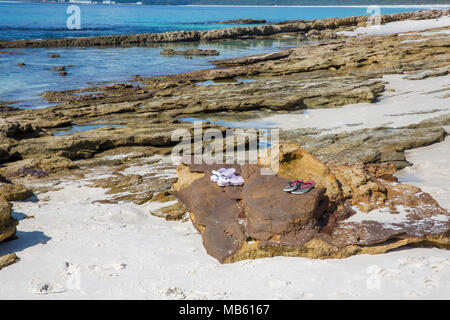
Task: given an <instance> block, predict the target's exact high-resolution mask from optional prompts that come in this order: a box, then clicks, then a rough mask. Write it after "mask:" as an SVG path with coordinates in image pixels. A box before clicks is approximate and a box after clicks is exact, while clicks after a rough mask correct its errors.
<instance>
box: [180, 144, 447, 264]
mask: <svg viewBox="0 0 450 320" xmlns="http://www.w3.org/2000/svg"><path fill="white" fill-rule="evenodd" d="M272 150H274V149H272ZM279 160H280V166H279V167H280V171H279V172H278V174H277V175H261V170H260V169H261V168H263V167H262V166H258V165H247V164H246V165H243V166H239V165H219V164H212V165H206V164H189V165H187V164H183V163H181V164H180V165H179V167H178V170H177V173H178V181H177V183H176V184H174V186H173V188H174V195H175V196H176V197H177V198H178V199H179V200H180V201H181V202H182V203H183V204H184V206H185V207H186V208H187V209H188V210H189V211H190V217H191V220H192V223H193V224H194V226H195V227H196V228H197V229H198V230H199V231H200V232H201V234H202V237H203V244H204V247H205V249H206V251H207V253H208V254H210V255H211V256H213V257H215V258H216V259H218V260H219V261H220V262H234V261H238V260H242V259H254V258H262V257H271V256H276V255H283V256H302V257H309V258H319V259H324V258H345V257H348V256H351V255H355V254H363V253H367V254H377V253H383V252H386V251H389V250H391V249H394V248H398V247H402V246H405V245H408V244H411V245H424V244H425V245H433V246H436V247H440V248H450V215H449V213H448V212H447V210H445V209H443V208H441V207H440V206H439V204H438V203H437V202H436V201H435V200H434V199H433V198H432V197H431V196H430V195H429V194H427V193H424V192H422V190H420V189H419V188H416V187H414V186H411V185H407V184H401V183H397V182H395V179H392V175H391V173H392V171H393V167H392V166H388V165H383V166H380V167H379V168H378V167H375V166H365V165H364V164H360V165H358V166H354V167H352V166H334V167H328V166H326V165H325V164H323V163H321V162H320V161H319V160H318V159H317V158H315V157H313V156H312V155H310V154H308V153H307V152H306V151H305V150H304V149H302V148H300V147H299V146H295V145H294V144H282V145H281V146H280V154H279ZM269 161H270V153H269V156H264V155H261V156H260V164H261V165H264V166H268V163H269ZM230 166H233V167H234V168H236V171H237V172H238V173H240V174H241V175H242V177H243V178H244V181H245V184H244V186H236V187H225V188H221V187H219V186H217V185H216V184H215V183H213V182H211V181H210V175H211V171H212V170H216V169H218V168H219V167H230ZM284 177H287V178H288V179H289V180H291V179H293V178H295V179H297V178H306V179H315V180H316V181H317V186H318V188H316V189H313V190H312V191H310V192H309V193H307V194H305V195H301V196H298V195H292V194H289V193H286V192H284V191H282V188H283V186H285V185H286V182H287V180H286V179H284ZM384 178H387V180H384ZM330 203H331V204H334V205H330ZM351 205H353V207H352V206H351ZM358 207H359V208H361V209H363V210H364V211H366V212H367V213H364V211H359V210H358ZM355 214H358V216H357V217H358V218H355V219H353V218H352V216H353V215H355ZM352 219H353V220H352ZM391 220H392V221H391Z"/></svg>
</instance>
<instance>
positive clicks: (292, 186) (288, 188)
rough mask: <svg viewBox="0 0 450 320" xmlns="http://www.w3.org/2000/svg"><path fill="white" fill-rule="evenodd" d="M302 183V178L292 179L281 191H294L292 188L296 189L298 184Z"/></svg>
mask: <svg viewBox="0 0 450 320" xmlns="http://www.w3.org/2000/svg"><path fill="white" fill-rule="evenodd" d="M302 183H303V180H302V179H297V180H294V181H292V182H289V183H288V186H287V187H286V188H284V189H283V191H286V192H291V191H294V190H296V189H297V188H298V186H299V185H300V184H302Z"/></svg>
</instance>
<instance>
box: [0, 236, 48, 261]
mask: <svg viewBox="0 0 450 320" xmlns="http://www.w3.org/2000/svg"><path fill="white" fill-rule="evenodd" d="M49 240H51V237H48V236H46V235H45V234H44V233H43V232H42V231H17V232H16V237H15V238H14V239H12V240H9V241H4V242H2V243H0V256H3V255H5V254H9V253H17V252H20V251H23V250H25V249H27V248H29V247H33V246H35V245H38V244H46V243H47V241H49Z"/></svg>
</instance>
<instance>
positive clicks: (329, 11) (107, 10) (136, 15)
mask: <svg viewBox="0 0 450 320" xmlns="http://www.w3.org/2000/svg"><path fill="white" fill-rule="evenodd" d="M68 6H69V4H28V3H12V4H11V3H0V40H13V39H49V38H61V37H88V36H98V35H113V34H135V33H147V32H165V31H176V30H205V29H216V28H225V27H230V26H233V25H224V24H217V23H216V22H217V21H221V20H231V19H239V18H254V19H266V20H268V21H269V22H278V21H282V20H290V19H305V20H309V19H319V18H327V17H346V16H355V15H362V14H366V13H367V8H363V7H358V8H352V7H340V8H339V7H316V8H314V7H188V6H145V5H82V4H78V6H79V7H80V9H81V30H68V29H67V28H66V19H67V18H68V17H69V14H67V13H66V10H67V7H68ZM412 10H418V9H417V8H381V13H382V14H387V13H397V12H403V11H412ZM298 44H299V43H298V42H297V40H294V39H292V40H289V39H286V40H276V41H268V40H247V41H227V42H217V43H209V44H207V43H202V44H196V43H177V44H169V45H166V47H167V46H170V47H174V48H180V47H183V48H192V47H199V48H205V49H217V50H219V51H220V56H219V57H217V58H220V59H223V58H232V57H239V56H245V55H251V54H259V53H266V52H272V51H277V50H280V49H282V48H285V47H287V46H293V45H298ZM0 51H11V52H22V53H24V54H22V55H7V54H0V103H1V102H2V101H18V102H17V103H15V104H13V105H14V106H19V107H23V108H36V107H43V106H47V105H48V104H47V103H45V102H44V101H42V100H41V99H40V97H39V95H40V94H41V93H42V92H44V91H47V90H65V89H73V88H79V87H86V86H90V85H95V84H100V83H105V82H106V83H114V82H123V81H127V80H129V79H131V78H132V77H133V76H134V75H137V74H139V75H141V76H152V75H161V74H170V73H180V72H190V71H194V70H197V69H201V68H209V67H211V66H212V64H211V62H210V60H212V59H214V58H216V57H195V58H193V59H187V58H184V57H181V56H175V57H167V56H162V55H160V54H159V52H160V51H161V47H160V46H155V47H131V48H54V49H52V48H44V49H41V48H27V49H22V48H17V49H7V50H3V49H1V50H0ZM50 53H58V54H60V55H61V57H60V58H57V59H52V58H50V57H49V54H50ZM18 62H25V64H26V65H25V66H23V67H20V66H17V63H18ZM60 65H65V66H67V65H72V66H71V67H68V68H67V72H68V75H67V76H66V77H61V76H59V75H58V73H57V72H54V71H50V70H49V69H50V68H51V67H55V66H60Z"/></svg>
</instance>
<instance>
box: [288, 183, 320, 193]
mask: <svg viewBox="0 0 450 320" xmlns="http://www.w3.org/2000/svg"><path fill="white" fill-rule="evenodd" d="M315 184H316V183H315V182H314V181H312V180H309V181H305V182H302V183H301V184H299V185H298V187H297V189H295V190H294V191H292V192H291V194H305V193H307V192H309V191H310V190H311V189H313V188H314V185H315Z"/></svg>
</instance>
